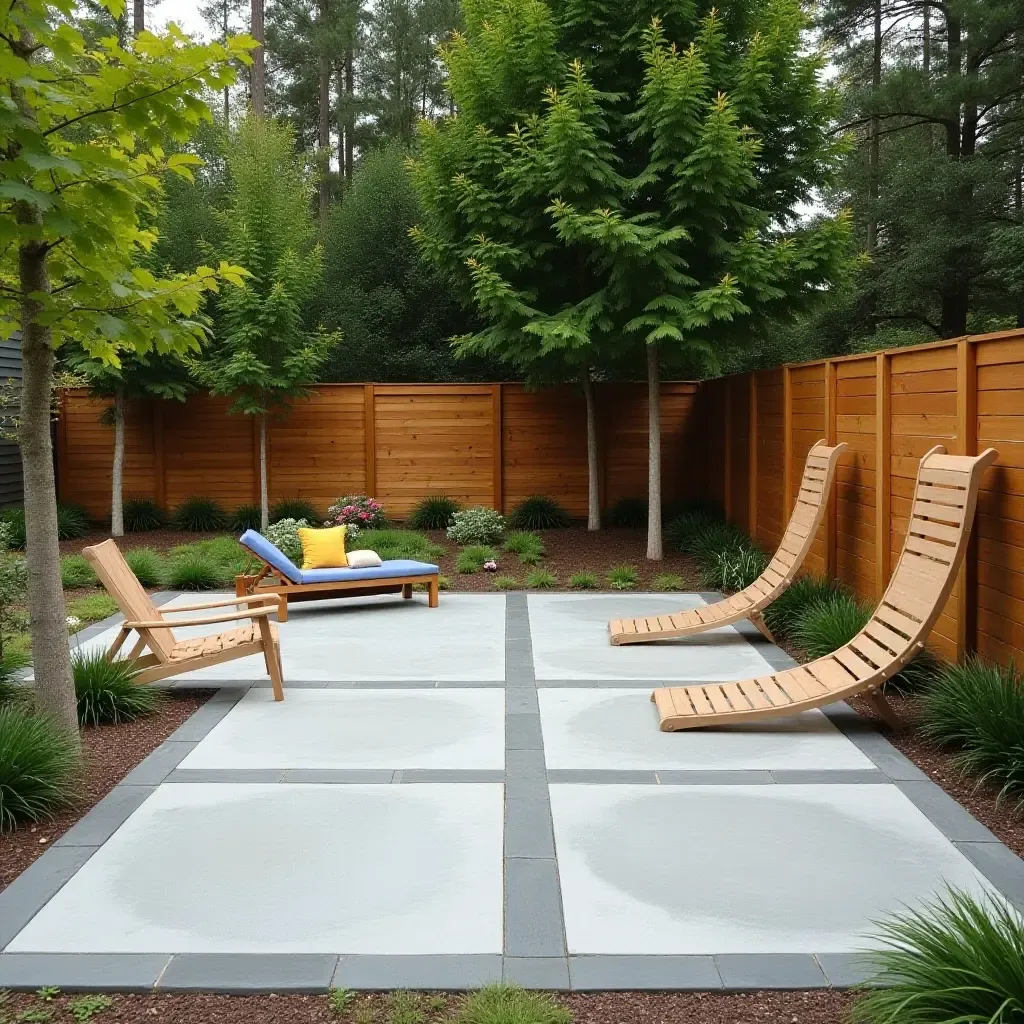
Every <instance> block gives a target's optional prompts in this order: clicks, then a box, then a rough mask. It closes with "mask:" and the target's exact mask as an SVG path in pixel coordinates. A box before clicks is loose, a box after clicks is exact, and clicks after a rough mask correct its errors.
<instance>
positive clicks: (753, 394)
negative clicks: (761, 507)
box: [747, 371, 757, 540]
mask: <svg viewBox="0 0 1024 1024" xmlns="http://www.w3.org/2000/svg"><path fill="white" fill-rule="evenodd" d="M749 379H750V432H749V434H748V437H747V444H748V445H749V447H750V458H749V459H748V460H747V463H748V466H749V485H748V490H747V509H748V512H747V518H748V520H749V525H748V527H747V532H748V533H749V534H750V536H751V537H752V538H754V540H756V539H757V373H756V371H751V372H750V374H749Z"/></svg>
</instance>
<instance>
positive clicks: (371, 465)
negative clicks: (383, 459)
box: [363, 384, 377, 498]
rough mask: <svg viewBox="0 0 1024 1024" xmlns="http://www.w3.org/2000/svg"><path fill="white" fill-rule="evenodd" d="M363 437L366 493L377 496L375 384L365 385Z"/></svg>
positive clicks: (372, 496) (373, 496)
mask: <svg viewBox="0 0 1024 1024" xmlns="http://www.w3.org/2000/svg"><path fill="white" fill-rule="evenodd" d="M363 438H364V441H365V450H366V454H365V461H366V493H367V494H368V495H369V496H370V497H371V498H375V497H376V496H377V398H376V394H375V388H374V385H373V384H364V385H363Z"/></svg>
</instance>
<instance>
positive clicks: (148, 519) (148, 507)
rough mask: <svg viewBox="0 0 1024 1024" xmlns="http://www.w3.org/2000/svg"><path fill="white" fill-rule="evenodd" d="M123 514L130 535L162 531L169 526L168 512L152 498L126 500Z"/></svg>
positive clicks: (125, 526)
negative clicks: (146, 531) (148, 531)
mask: <svg viewBox="0 0 1024 1024" xmlns="http://www.w3.org/2000/svg"><path fill="white" fill-rule="evenodd" d="M122 514H123V515H124V528H125V529H126V530H127V531H128V532H129V533H142V532H143V531H145V530H162V529H163V528H164V527H165V526H166V525H167V510H166V509H164V508H162V507H161V506H160V505H158V504H157V503H156V502H155V501H154V500H153V499H152V498H125V500H124V506H123V509H122Z"/></svg>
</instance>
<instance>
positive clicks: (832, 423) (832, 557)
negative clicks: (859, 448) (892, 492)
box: [825, 359, 839, 577]
mask: <svg viewBox="0 0 1024 1024" xmlns="http://www.w3.org/2000/svg"><path fill="white" fill-rule="evenodd" d="M825 443H826V444H829V445H834V444H835V443H836V364H835V363H834V362H833V361H832V360H831V359H826V360H825ZM838 487H839V481H838V480H836V484H835V488H833V491H832V494H831V495H829V499H828V507H827V508H826V510H825V575H826V576H827V577H833V576H835V575H836V518H837V516H838V505H839V503H838V502H837V501H836V490H837V489H838Z"/></svg>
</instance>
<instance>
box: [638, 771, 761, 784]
mask: <svg viewBox="0 0 1024 1024" xmlns="http://www.w3.org/2000/svg"><path fill="white" fill-rule="evenodd" d="M656 775H657V778H658V782H659V783H660V784H661V785H662V786H772V785H774V784H775V780H774V779H773V778H772V773H771V772H769V771H753V770H743V769H740V770H738V771H728V772H701V771H694V772H690V771H671V770H670V771H659V772H656Z"/></svg>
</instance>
